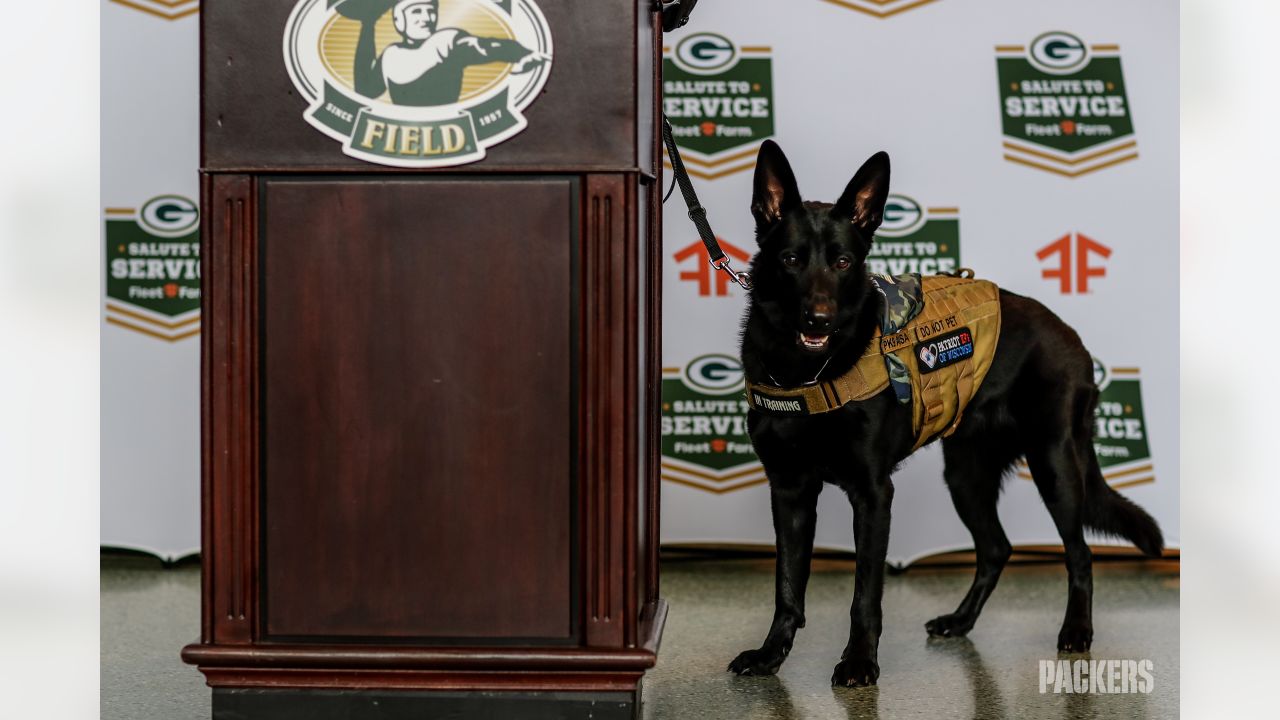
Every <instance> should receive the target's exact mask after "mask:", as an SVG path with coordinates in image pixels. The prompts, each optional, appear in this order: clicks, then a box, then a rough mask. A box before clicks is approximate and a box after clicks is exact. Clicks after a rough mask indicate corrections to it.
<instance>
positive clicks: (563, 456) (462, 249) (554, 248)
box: [259, 177, 579, 644]
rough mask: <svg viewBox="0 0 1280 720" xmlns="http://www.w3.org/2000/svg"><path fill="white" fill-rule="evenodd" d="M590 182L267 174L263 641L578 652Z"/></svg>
mask: <svg viewBox="0 0 1280 720" xmlns="http://www.w3.org/2000/svg"><path fill="white" fill-rule="evenodd" d="M578 184H579V183H578V182H577V181H576V180H575V179H572V178H521V179H517V178H510V179H502V178H489V177H486V178H485V179H484V180H480V179H473V180H461V181H459V180H447V179H441V178H438V177H430V178H421V179H419V178H403V179H398V178H397V179H386V178H382V179H379V178H368V179H363V180H345V179H344V180H342V181H334V180H327V179H316V178H305V179H291V178H286V179H271V180H267V181H264V182H262V183H261V190H260V194H261V210H260V211H259V212H260V217H261V221H262V232H263V236H264V237H267V238H277V239H278V240H277V241H275V242H266V243H264V244H263V248H262V262H263V269H262V272H263V277H265V278H271V280H270V282H269V283H268V284H267V285H265V286H264V287H263V289H262V291H261V292H262V295H261V300H262V306H263V308H262V311H263V326H262V332H263V333H264V334H265V335H266V336H268V337H269V338H270V341H269V342H267V343H266V344H265V347H264V349H263V353H264V354H263V370H262V373H263V374H262V391H261V392H262V398H263V426H262V443H263V457H264V462H265V464H264V467H263V477H262V480H261V482H262V486H263V493H264V495H263V510H262V513H263V523H264V527H265V530H266V532H265V536H266V538H267V540H266V542H265V543H264V545H265V547H264V548H263V550H264V561H265V565H264V586H263V602H264V605H265V608H266V613H265V618H264V622H265V625H264V628H263V631H264V632H263V635H264V636H265V637H270V638H286V637H292V638H301V637H325V636H327V637H328V638H330V639H333V640H335V641H336V640H343V641H347V640H355V639H360V638H371V637H384V638H395V639H399V640H404V641H412V640H414V639H421V640H424V641H431V642H449V641H459V642H462V641H465V640H467V639H472V640H479V639H486V640H487V639H501V640H502V642H504V643H509V644H530V643H537V642H542V643H556V644H563V643H568V642H572V641H573V640H574V638H575V634H576V632H577V623H576V622H575V618H574V617H573V605H574V603H573V602H572V599H573V591H574V585H576V581H577V577H576V573H575V572H573V563H572V560H573V556H575V555H576V552H575V551H576V547H575V546H576V543H574V542H572V530H573V528H574V516H575V513H574V512H573V510H574V499H575V492H574V488H573V480H574V476H575V474H576V473H575V472H574V470H575V469H574V462H573V460H574V456H575V450H576V444H577V443H576V439H575V437H574V433H573V432H572V430H573V422H574V402H573V400H574V397H575V395H576V392H575V389H574V387H573V379H574V378H573V372H572V359H573V357H574V355H575V351H576V339H575V335H576V322H575V317H574V305H573V296H574V293H575V291H576V289H577V277H576V274H575V272H574V270H575V267H576V265H577V262H576V258H577V255H578V248H577V245H576V244H577V241H578V233H577V216H576V213H577V209H578V208H577V206H578V199H577V196H576V193H577V191H578ZM493 203H496V204H500V205H501V206H502V208H503V212H502V213H492V212H486V211H485V210H484V208H485V207H486V206H488V205H490V204H493ZM303 498H304V499H305V501H304V502H299V501H298V499H303ZM406 507H411V508H415V512H413V513H402V512H400V510H399V509H400V508H406ZM375 518H377V519H383V520H385V521H384V522H369V521H368V520H367V519H375ZM335 528H340V529H342V532H332V530H333V529H335ZM376 585H382V586H383V587H384V588H385V591H384V592H379V593H377V594H371V593H369V592H367V588H369V587H372V586H376ZM318 589H322V591H320V592H317V590H318Z"/></svg>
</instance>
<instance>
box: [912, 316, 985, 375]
mask: <svg viewBox="0 0 1280 720" xmlns="http://www.w3.org/2000/svg"><path fill="white" fill-rule="evenodd" d="M970 357H973V335H971V334H970V333H969V328H967V327H962V328H960V329H959V330H956V331H955V332H950V333H947V334H946V335H942V336H940V337H938V338H936V339H934V340H930V341H929V342H923V343H920V344H918V345H916V362H917V364H918V366H919V368H920V373H921V374H922V375H923V374H925V373H931V372H933V371H934V370H941V369H942V368H944V367H946V366H948V365H954V364H956V363H958V362H960V361H961V360H967V359H968V358H970Z"/></svg>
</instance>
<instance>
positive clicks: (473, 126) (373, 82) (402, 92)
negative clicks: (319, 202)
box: [284, 0, 551, 168]
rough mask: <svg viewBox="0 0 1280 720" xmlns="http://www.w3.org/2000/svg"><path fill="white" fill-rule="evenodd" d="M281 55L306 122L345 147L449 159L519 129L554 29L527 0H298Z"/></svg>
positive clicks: (369, 154) (377, 158) (357, 152)
mask: <svg viewBox="0 0 1280 720" xmlns="http://www.w3.org/2000/svg"><path fill="white" fill-rule="evenodd" d="M284 60H285V65H286V67H287V68H288V70H289V76H290V77H291V78H293V84H294V85H295V86H296V87H297V88H298V92H300V93H301V94H302V96H303V97H304V98H306V100H307V101H308V102H309V103H311V106H310V107H309V108H308V109H307V111H306V119H307V122H308V123H310V124H311V125H312V127H314V128H316V129H317V130H319V131H320V132H323V133H324V134H326V135H328V136H329V137H332V138H333V139H335V140H338V141H340V142H341V143H342V149H343V152H345V153H346V154H347V155H350V156H352V157H356V158H360V159H362V160H367V161H368V162H372V163H378V164H380V165H393V166H396V167H409V168H431V167H446V166H452V165H462V164H464V163H470V162H475V161H477V160H480V159H482V158H484V156H485V149H486V148H488V147H491V146H493V145H496V144H498V143H500V142H502V141H504V140H508V139H510V138H511V137H514V136H515V135H517V134H518V133H519V132H520V131H522V130H524V128H525V126H526V125H527V124H528V123H527V121H526V120H525V118H524V115H522V114H521V111H522V110H524V109H525V108H526V107H528V106H529V105H530V104H531V103H533V101H534V100H535V99H536V98H537V97H538V92H539V91H540V90H542V87H543V85H545V84H546V82H547V78H548V77H549V76H550V74H551V30H550V28H549V27H548V26H547V21H546V19H545V18H544V17H543V16H542V11H541V10H539V9H538V6H537V5H536V4H534V3H533V2H532V0H301V2H299V3H298V5H297V6H296V7H295V8H294V10H293V14H292V15H290V17H289V22H288V25H287V27H286V29H285V37H284Z"/></svg>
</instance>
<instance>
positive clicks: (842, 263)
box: [834, 255, 853, 270]
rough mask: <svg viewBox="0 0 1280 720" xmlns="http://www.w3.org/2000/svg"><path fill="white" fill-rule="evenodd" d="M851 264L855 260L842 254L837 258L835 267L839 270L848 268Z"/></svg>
mask: <svg viewBox="0 0 1280 720" xmlns="http://www.w3.org/2000/svg"><path fill="white" fill-rule="evenodd" d="M850 265H853V261H852V260H850V259H849V258H847V257H845V256H844V255H841V256H840V257H838V258H836V262H835V265H834V267H835V269H837V270H848V269H849V266H850Z"/></svg>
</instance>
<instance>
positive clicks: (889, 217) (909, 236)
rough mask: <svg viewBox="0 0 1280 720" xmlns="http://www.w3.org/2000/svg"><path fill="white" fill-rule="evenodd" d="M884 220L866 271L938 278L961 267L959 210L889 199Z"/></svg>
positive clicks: (878, 231)
mask: <svg viewBox="0 0 1280 720" xmlns="http://www.w3.org/2000/svg"><path fill="white" fill-rule="evenodd" d="M883 217H884V219H883V221H882V222H881V224H880V229H879V230H877V231H876V239H875V242H874V243H872V244H871V252H870V253H868V255H867V269H868V270H870V271H871V272H873V273H877V274H880V275H902V274H904V273H920V274H922V275H936V274H938V273H949V272H955V271H956V270H957V269H959V267H960V210H959V209H958V208H954V207H930V208H924V207H921V206H920V204H919V203H917V202H916V201H915V200H912V199H911V198H909V197H907V196H905V195H890V196H889V198H888V200H886V201H885V205H884V216H883Z"/></svg>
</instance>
